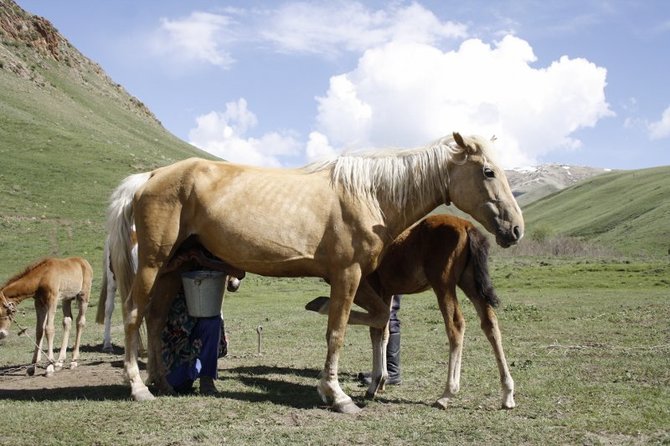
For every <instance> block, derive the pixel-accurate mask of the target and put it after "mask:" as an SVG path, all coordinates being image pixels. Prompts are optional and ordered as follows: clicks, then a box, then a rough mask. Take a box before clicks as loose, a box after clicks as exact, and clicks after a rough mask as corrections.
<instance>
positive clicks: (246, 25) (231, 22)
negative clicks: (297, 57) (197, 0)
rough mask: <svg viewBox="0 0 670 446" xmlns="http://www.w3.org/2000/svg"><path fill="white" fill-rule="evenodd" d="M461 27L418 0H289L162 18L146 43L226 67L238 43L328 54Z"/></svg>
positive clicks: (444, 35) (184, 61)
mask: <svg viewBox="0 0 670 446" xmlns="http://www.w3.org/2000/svg"><path fill="white" fill-rule="evenodd" d="M236 18H238V19H239V20H240V22H238V21H237V20H236ZM466 30H467V27H466V26H465V25H463V24H460V23H454V22H451V21H446V22H442V21H441V20H440V19H439V18H438V17H436V16H435V14H433V13H432V12H431V11H430V10H428V9H426V8H424V7H423V6H421V5H419V4H417V3H412V4H410V5H406V6H394V5H393V4H392V5H391V6H389V7H388V8H387V9H379V10H371V9H368V8H367V7H366V6H365V5H363V4H361V3H358V2H351V1H336V2H322V3H306V2H289V3H284V4H283V5H281V6H279V7H278V8H276V9H269V10H254V9H248V10H245V9H232V8H228V9H226V13H225V15H223V14H214V13H209V12H199V11H195V12H193V13H191V15H189V16H188V17H185V18H179V19H167V18H162V19H161V23H160V26H159V28H158V29H157V30H156V31H155V32H154V36H153V38H152V39H151V42H150V46H151V48H152V49H153V51H154V53H156V54H159V55H162V56H164V57H167V58H168V59H171V60H173V61H177V62H180V64H181V65H183V66H187V65H188V64H189V63H192V62H194V61H195V62H201V63H207V64H211V65H215V66H219V67H222V68H224V69H227V68H230V66H231V65H232V64H233V63H234V62H235V60H234V57H233V55H232V54H231V50H232V48H233V46H234V45H235V44H240V43H250V42H251V43H258V42H259V41H260V42H261V43H269V44H270V45H271V46H272V47H273V48H274V49H275V50H276V51H279V52H283V53H296V52H297V53H308V54H316V55H319V56H325V57H332V56H334V55H337V54H341V53H344V52H355V53H361V52H363V51H364V50H366V49H367V48H370V47H374V46H378V45H382V44H384V43H386V42H390V41H412V42H419V43H425V44H435V43H437V42H439V41H441V40H444V39H455V38H463V37H465V36H466Z"/></svg>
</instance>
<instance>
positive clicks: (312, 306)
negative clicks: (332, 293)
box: [305, 296, 330, 313]
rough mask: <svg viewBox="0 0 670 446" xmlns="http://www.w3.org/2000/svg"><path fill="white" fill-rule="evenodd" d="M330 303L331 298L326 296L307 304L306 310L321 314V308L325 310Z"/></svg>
mask: <svg viewBox="0 0 670 446" xmlns="http://www.w3.org/2000/svg"><path fill="white" fill-rule="evenodd" d="M329 301H330V299H329V298H327V297H325V296H319V297H317V298H316V299H314V300H311V301H309V302H307V305H305V310H309V311H315V312H317V313H320V312H321V308H323V306H324V305H326V304H327V303H328V302H329Z"/></svg>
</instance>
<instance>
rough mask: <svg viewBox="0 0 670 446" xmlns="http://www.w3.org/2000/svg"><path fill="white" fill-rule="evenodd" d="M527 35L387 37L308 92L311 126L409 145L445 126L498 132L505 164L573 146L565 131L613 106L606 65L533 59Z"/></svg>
mask: <svg viewBox="0 0 670 446" xmlns="http://www.w3.org/2000/svg"><path fill="white" fill-rule="evenodd" d="M536 60H537V59H536V57H535V55H534V53H533V50H532V47H531V46H530V44H529V43H528V42H526V41H525V40H523V39H520V38H518V37H514V36H511V35H508V36H505V37H504V38H503V39H502V40H501V41H499V42H496V43H495V44H494V45H493V46H491V45H489V44H486V43H484V42H482V41H480V40H478V39H469V40H466V41H464V42H463V43H462V44H461V46H460V47H459V48H458V49H457V50H454V51H448V52H444V51H442V50H440V49H439V48H437V47H435V46H432V45H429V44H426V43H416V42H404V41H393V42H391V43H388V44H385V45H382V46H379V47H376V48H372V49H369V50H367V51H365V52H364V53H363V55H362V56H361V58H360V59H359V61H358V66H357V67H356V69H355V70H353V71H350V72H348V73H344V74H341V75H337V76H333V77H332V78H331V80H330V87H329V89H328V91H327V92H326V94H325V95H324V96H322V97H319V98H317V101H318V115H317V119H316V122H317V128H316V130H317V131H318V132H320V133H322V134H323V135H324V136H325V137H326V138H327V139H328V141H330V144H332V145H333V146H334V147H336V148H345V147H346V148H359V147H382V146H386V147H388V146H399V147H405V146H416V145H422V144H425V143H428V142H430V141H431V140H433V139H435V138H438V137H440V136H443V135H445V134H448V133H450V132H452V131H454V130H456V131H460V132H462V133H465V134H470V133H478V134H481V135H483V136H487V137H488V136H491V135H493V134H495V135H496V136H497V137H498V142H497V143H496V146H497V147H499V152H500V153H499V159H500V161H501V162H502V163H503V164H504V165H505V166H506V167H514V166H518V165H527V164H534V163H535V162H536V161H537V158H538V157H539V156H541V155H543V154H545V153H548V152H549V151H551V150H555V149H575V148H578V147H580V144H581V143H580V141H579V140H577V139H575V138H574V137H573V136H571V135H572V134H573V132H574V131H576V130H578V129H580V128H583V127H590V126H593V125H595V124H596V122H597V121H598V120H599V119H601V118H603V117H606V116H611V115H613V112H612V111H611V110H610V108H609V105H608V103H607V101H606V98H605V86H606V74H607V72H606V70H605V69H604V68H602V67H598V66H596V65H595V64H593V63H591V62H589V61H588V60H585V59H579V58H577V59H570V58H569V57H567V56H563V57H561V58H560V59H559V60H557V61H554V62H552V63H551V64H550V65H549V66H547V67H535V66H534V65H533V64H534V63H535V62H536Z"/></svg>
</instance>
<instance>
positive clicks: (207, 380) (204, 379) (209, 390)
mask: <svg viewBox="0 0 670 446" xmlns="http://www.w3.org/2000/svg"><path fill="white" fill-rule="evenodd" d="M218 393H219V391H218V390H217V389H216V386H215V385H214V378H212V377H211V376H201V377H200V395H204V396H213V395H217V394H218Z"/></svg>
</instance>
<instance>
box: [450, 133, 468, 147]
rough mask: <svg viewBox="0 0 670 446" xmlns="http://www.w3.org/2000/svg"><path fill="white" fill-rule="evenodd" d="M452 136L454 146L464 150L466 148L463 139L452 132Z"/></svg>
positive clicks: (458, 134)
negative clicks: (454, 142) (456, 145)
mask: <svg viewBox="0 0 670 446" xmlns="http://www.w3.org/2000/svg"><path fill="white" fill-rule="evenodd" d="M453 136H454V141H456V144H458V146H459V147H460V148H462V149H465V148H466V146H465V141H463V137H462V136H461V134H460V133H458V132H454V133H453Z"/></svg>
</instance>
